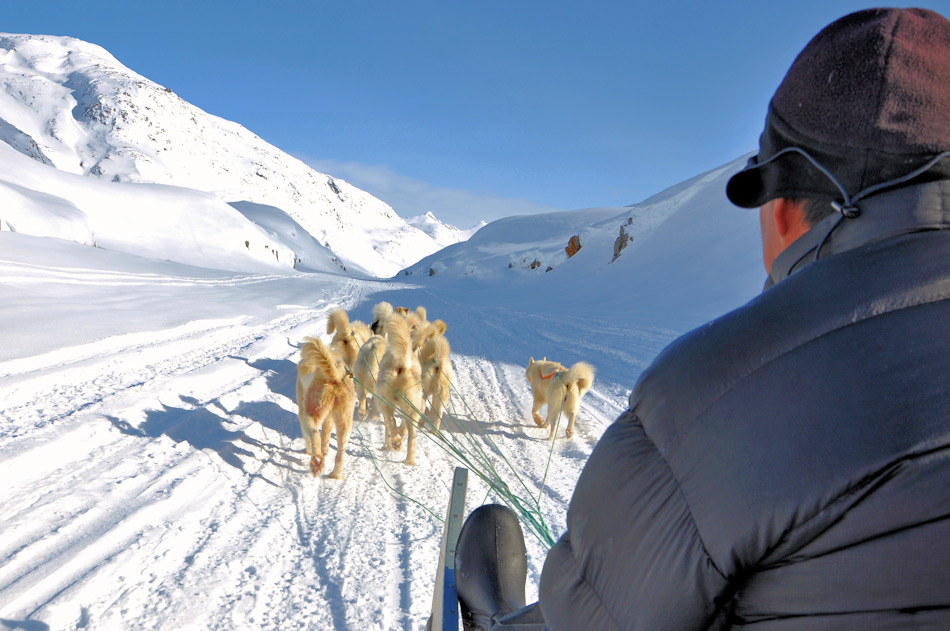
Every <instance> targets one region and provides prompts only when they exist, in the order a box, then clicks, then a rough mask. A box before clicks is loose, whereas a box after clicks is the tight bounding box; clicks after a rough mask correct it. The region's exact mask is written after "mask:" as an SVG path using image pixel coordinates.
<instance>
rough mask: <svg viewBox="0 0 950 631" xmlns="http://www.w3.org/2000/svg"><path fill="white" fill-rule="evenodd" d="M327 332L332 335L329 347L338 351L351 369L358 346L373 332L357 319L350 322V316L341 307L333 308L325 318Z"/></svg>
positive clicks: (358, 350)
mask: <svg viewBox="0 0 950 631" xmlns="http://www.w3.org/2000/svg"><path fill="white" fill-rule="evenodd" d="M327 334H328V335H332V336H333V339H332V340H331V341H330V348H331V349H333V350H335V351H336V352H338V353H340V355H341V356H342V357H343V363H345V364H346V368H347V369H348V370H353V366H354V365H355V364H356V357H357V355H359V352H360V347H361V346H362V345H363V343H364V342H365V341H366V340H368V339H369V338H370V336H372V335H373V332H372V331H370V328H369V326H368V325H367V324H365V323H363V322H360V321H359V320H353V321H352V322H350V316H348V315H347V314H346V311H344V310H343V309H334V310H333V311H331V312H330V316H329V317H328V318H327Z"/></svg>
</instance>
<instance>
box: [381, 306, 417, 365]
mask: <svg viewBox="0 0 950 631" xmlns="http://www.w3.org/2000/svg"><path fill="white" fill-rule="evenodd" d="M386 336H387V337H388V338H389V348H390V352H391V353H392V354H393V355H396V356H398V357H408V355H409V353H410V352H411V351H412V339H411V338H410V336H409V324H408V323H407V322H406V318H405V316H403V315H400V314H398V313H394V314H393V315H391V316H389V319H388V320H386Z"/></svg>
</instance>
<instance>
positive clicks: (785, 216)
mask: <svg viewBox="0 0 950 631" xmlns="http://www.w3.org/2000/svg"><path fill="white" fill-rule="evenodd" d="M774 202H775V203H774V204H773V205H772V208H771V212H772V219H773V221H774V222H775V223H774V225H775V231H776V233H777V236H778V237H779V240H780V242H781V244H782V249H783V250H784V249H785V248H787V247H788V246H790V245H791V244H792V243H794V242H795V241H797V240H798V238H799V237H800V236H802V235H803V234H805V233H806V232H808V230H809V229H810V228H811V226H809V225H808V222H807V221H805V210H804V204H802V203H801V202H797V201H793V200H791V199H786V198H784V197H780V198H778V199H776V200H774Z"/></svg>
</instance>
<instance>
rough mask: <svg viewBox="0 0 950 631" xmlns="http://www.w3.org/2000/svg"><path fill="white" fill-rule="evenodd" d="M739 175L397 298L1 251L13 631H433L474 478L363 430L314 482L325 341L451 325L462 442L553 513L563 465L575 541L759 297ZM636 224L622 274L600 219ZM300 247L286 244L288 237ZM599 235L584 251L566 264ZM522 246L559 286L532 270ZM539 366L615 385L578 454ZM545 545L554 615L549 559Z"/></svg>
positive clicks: (466, 259) (49, 252) (437, 455)
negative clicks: (714, 342) (544, 417)
mask: <svg viewBox="0 0 950 631" xmlns="http://www.w3.org/2000/svg"><path fill="white" fill-rule="evenodd" d="M736 164H737V165H738V164H739V163H736ZM733 166H735V165H733ZM725 177H726V170H717V171H715V172H712V173H710V174H707V175H705V176H702V177H700V178H697V179H696V180H695V181H692V182H690V183H687V184H684V185H683V186H681V187H679V188H678V189H676V190H671V191H668V192H666V193H664V194H661V195H659V196H657V197H655V198H653V199H652V200H647V202H644V204H640V205H636V206H634V207H630V208H626V209H614V210H613V211H577V212H575V213H559V214H557V215H549V216H540V217H535V218H532V219H531V220H530V226H531V232H530V233H529V234H535V235H536V237H535V240H534V241H533V242H532V241H530V239H529V234H524V233H522V234H516V232H517V231H516V230H514V229H511V230H505V231H504V233H505V234H506V235H507V238H506V239H505V240H498V241H494V242H492V241H489V240H488V239H487V238H486V237H484V236H483V233H486V231H488V232H487V234H492V229H493V226H497V224H498V223H502V225H506V224H505V222H507V225H509V226H510V227H514V226H520V225H523V224H522V222H523V221H525V219H523V218H515V219H512V220H503V221H502V222H496V223H495V224H491V225H489V226H487V227H486V228H483V229H482V231H480V232H479V233H478V234H477V235H476V236H475V237H474V238H473V239H472V243H471V244H470V245H469V246H468V249H467V250H466V249H465V248H463V247H461V246H453V248H454V250H453V252H454V254H452V259H451V261H452V263H451V265H452V266H457V267H458V269H459V270H462V271H466V270H467V271H471V272H472V273H470V274H463V273H451V271H450V270H449V267H450V265H449V263H445V265H446V269H445V270H443V272H444V273H440V274H436V275H435V276H433V277H429V276H425V275H411V276H398V277H396V278H395V279H393V280H392V281H372V280H359V279H355V278H352V277H349V276H348V275H345V274H343V273H342V272H338V273H328V272H315V273H307V274H304V273H299V272H288V271H287V270H286V268H283V269H280V270H278V269H277V268H274V267H273V266H269V265H268V266H264V265H262V266H261V267H259V268H258V269H257V270H256V271H250V272H244V273H237V272H225V271H220V270H213V269H208V268H206V267H200V266H187V265H182V264H180V263H172V262H169V261H161V260H157V259H155V258H145V257H140V256H133V255H131V254H128V253H125V252H119V251H115V250H108V249H101V248H94V247H90V246H83V245H80V244H78V243H75V242H71V241H65V240H59V239H52V238H38V237H33V236H29V235H25V234H16V233H11V232H9V231H6V230H4V231H0V291H2V295H3V299H2V300H0V327H2V330H3V332H4V344H3V345H2V346H0V479H2V480H3V486H2V487H0V489H2V490H0V504H2V506H3V507H4V510H3V511H2V512H0V532H2V533H3V537H2V538H0V558H3V559H4V562H3V564H2V565H0V626H3V627H5V628H23V629H37V630H38V629H64V628H83V629H132V628H134V629H212V630H222V631H224V630H227V631H233V630H240V629H248V630H250V629H254V630H258V629H287V628H295V629H296V628H300V629H330V628H335V629H340V630H342V629H347V630H353V631H356V630H366V629H380V630H383V629H386V630H389V629H405V630H406V631H409V630H413V631H415V630H418V629H421V628H423V625H424V623H425V620H426V618H427V616H428V611H429V609H430V607H431V599H432V588H433V580H434V576H435V571H436V565H437V555H438V540H439V537H440V535H441V531H442V525H441V523H440V522H439V520H438V519H437V518H436V517H435V516H433V515H432V514H430V513H429V512H427V511H426V510H425V509H424V508H423V507H426V508H429V509H431V511H433V512H434V513H435V514H436V515H438V516H440V517H441V516H442V514H443V512H444V510H445V506H446V503H447V501H448V497H449V484H450V481H451V478H452V471H453V467H454V466H456V464H457V462H456V461H455V460H454V459H453V458H452V457H451V456H449V455H448V454H447V453H446V452H445V451H444V450H442V449H440V448H439V445H438V444H437V443H436V442H435V441H433V440H432V439H431V436H429V435H428V434H423V435H422V436H420V439H419V453H418V454H417V459H418V462H419V464H418V466H415V467H408V466H406V465H405V464H403V463H402V460H403V459H404V457H405V455H404V452H402V453H399V454H396V453H390V452H385V451H382V450H381V449H380V447H381V445H382V442H383V427H382V424H381V422H380V421H378V420H369V421H365V422H360V421H357V422H356V425H355V427H356V430H354V433H353V436H352V438H351V440H350V443H349V444H348V445H347V447H346V453H347V460H346V464H345V473H346V479H345V480H343V481H337V480H329V479H327V478H325V477H320V478H317V479H313V478H312V477H311V476H310V474H309V472H308V459H307V456H306V455H305V454H304V453H303V451H302V449H303V442H302V439H301V436H300V428H299V424H298V421H297V418H296V405H295V401H294V396H295V395H294V388H295V385H294V384H295V370H296V361H297V358H298V353H297V345H298V342H299V340H300V339H301V338H302V337H303V336H304V335H320V334H322V333H323V332H324V331H325V326H326V317H327V314H328V311H329V310H330V309H331V308H333V307H337V306H342V307H344V308H346V309H348V310H350V313H351V315H352V316H353V317H354V318H359V319H363V320H369V319H370V313H371V309H372V306H373V304H375V303H376V302H378V301H380V300H387V301H389V302H391V303H393V304H397V305H406V306H410V307H414V306H416V305H424V306H426V307H427V308H428V312H429V316H430V318H431V319H434V318H441V319H443V320H444V321H445V322H446V323H447V324H448V330H447V333H446V334H447V337H448V338H449V340H450V342H451V343H452V350H453V363H454V365H455V368H456V375H457V383H456V385H457V393H455V394H454V395H453V398H452V401H451V405H450V412H449V413H448V414H447V418H446V426H447V427H448V429H449V431H450V432H452V433H453V435H455V436H458V437H464V436H465V435H470V436H471V437H472V438H474V439H475V440H476V441H478V442H479V444H482V445H486V447H485V449H486V450H487V451H488V453H490V454H492V458H493V460H494V461H495V462H496V463H499V464H498V466H499V471H500V472H501V473H502V475H503V476H504V477H505V479H506V480H507V481H508V482H509V483H511V482H514V481H515V479H514V475H515V474H514V473H513V472H512V470H510V469H508V468H506V467H505V466H503V465H502V464H501V456H502V455H504V457H505V459H507V461H508V462H510V463H511V466H512V467H513V469H514V471H516V472H517V474H518V476H520V478H521V479H522V480H523V481H524V484H525V486H526V487H527V489H529V490H530V492H531V493H532V494H533V493H537V492H538V489H539V488H540V485H541V481H542V480H543V479H544V476H545V471H546V467H547V466H548V459H549V458H550V470H549V473H547V483H546V485H545V486H544V489H543V492H542V493H541V510H542V514H543V516H544V519H545V520H546V522H547V524H548V526H549V527H550V529H551V531H552V533H553V534H554V535H555V536H557V535H559V534H560V533H561V532H563V530H564V524H565V521H564V519H565V510H566V507H567V504H568V502H569V500H570V497H571V492H572V489H573V486H574V483H575V481H576V479H577V476H578V474H579V473H580V470H581V468H582V467H583V465H584V463H585V461H586V459H587V457H588V455H589V454H590V452H591V449H592V448H593V446H594V444H595V443H596V442H597V440H598V439H599V437H600V436H601V434H602V433H603V431H604V429H605V428H606V427H607V426H608V425H609V424H610V423H611V422H612V421H613V420H614V419H615V418H616V417H617V416H618V415H619V413H620V412H621V411H622V410H623V408H624V407H625V405H626V399H627V396H628V394H629V392H630V389H631V387H632V386H633V384H634V383H635V381H636V378H637V376H638V375H639V373H640V372H641V371H642V370H643V368H644V367H645V366H647V365H648V364H649V362H650V361H651V359H652V358H653V357H654V356H655V355H656V354H657V353H658V352H659V351H660V349H661V348H662V347H663V346H665V345H666V344H667V343H668V342H669V341H671V340H672V339H673V338H674V337H675V336H677V335H678V334H680V333H682V332H684V331H685V330H686V329H688V328H690V327H693V326H696V325H698V324H700V323H702V322H703V321H705V320H707V319H709V318H711V317H714V316H716V315H719V314H720V313H722V312H723V311H725V310H727V309H729V308H732V307H734V306H738V305H739V304H741V303H743V302H744V301H746V300H747V299H749V298H751V297H752V296H753V295H755V294H756V293H757V291H758V288H759V286H760V283H761V280H762V279H763V273H762V272H761V269H760V268H761V263H760V254H759V248H758V237H757V234H756V231H757V217H756V215H755V214H754V213H749V212H746V211H741V210H737V209H735V208H732V207H730V206H729V205H728V203H727V202H726V201H725V197H724V195H723V193H722V190H723V188H722V187H723V184H724V180H725ZM157 194H159V195H162V194H164V193H162V192H158V193H157ZM34 201H35V202H36V203H37V204H39V203H41V202H42V200H34ZM663 209H665V210H663ZM238 210H240V211H241V212H243V213H252V214H253V213H260V214H263V215H265V216H270V215H269V211H268V209H267V208H266V207H263V208H262V207H253V206H250V207H243V208H241V207H239V208H238ZM611 213H613V214H611ZM628 214H629V215H630V216H632V217H633V218H634V223H633V224H632V226H631V227H633V228H636V229H638V230H640V231H639V232H636V238H635V241H634V242H633V243H631V244H630V246H629V247H628V248H627V249H626V250H624V251H623V253H622V254H621V256H620V257H619V258H618V259H617V260H616V261H615V262H614V263H612V264H608V263H607V261H609V259H610V258H611V254H612V251H611V252H604V251H603V248H602V247H601V246H600V245H596V244H597V243H601V242H604V243H605V240H604V239H602V238H600V237H597V236H596V235H597V233H598V231H599V230H600V228H598V227H597V226H598V224H597V222H595V223H594V224H593V227H591V226H589V225H588V224H587V222H589V221H591V220H592V219H596V220H597V221H599V222H602V223H603V226H604V227H603V231H604V232H605V235H606V232H608V230H607V228H608V227H609V228H610V230H609V232H613V231H615V230H617V225H619V221H618V220H619V218H620V215H623V216H624V217H626V216H627V215H628ZM650 217H652V219H650ZM585 226H586V228H585ZM647 226H649V229H647ZM293 229H294V228H293V226H290V225H285V224H280V223H279V222H272V223H271V225H270V230H271V231H272V232H273V233H274V234H276V235H277V237H279V238H280V240H284V239H287V238H289V237H288V236H287V235H286V234H284V233H283V232H282V231H285V230H293ZM585 229H586V230H587V232H584V230H585ZM519 230H520V228H519ZM578 230H580V231H581V232H582V233H583V235H589V237H585V236H583V235H582V241H583V248H582V249H581V250H580V252H578V253H577V254H576V255H575V256H574V257H572V258H570V259H566V257H565V260H560V261H553V259H552V258H551V256H553V253H554V252H555V251H556V248H555V246H554V245H553V244H555V243H557V244H558V245H557V247H558V248H559V247H563V246H562V245H561V244H563V243H566V241H567V239H568V238H569V237H570V236H571V235H572V234H574V233H576V232H577V231H578ZM277 237H275V238H277ZM496 238H497V237H496ZM516 241H517V242H518V244H519V245H518V246H517V247H514V246H513V245H512V243H514V242H516ZM602 245H603V244H602ZM634 246H635V247H634ZM605 247H606V246H605ZM450 249H451V248H450ZM515 250H518V252H521V251H524V252H528V251H531V252H537V253H538V254H539V255H540V256H542V257H546V258H545V260H546V262H557V265H556V266H555V267H554V269H553V270H552V271H551V272H547V273H545V272H544V271H543V269H534V270H523V269H520V268H508V267H507V264H506V263H504V262H505V261H507V260H508V258H507V257H510V256H511V255H512V253H513V252H514V251H515ZM465 252H467V254H463V253H465ZM492 253H494V254H492ZM446 256H448V254H446ZM519 257H520V254H519ZM442 260H443V261H448V260H449V259H448V258H443V259H442ZM519 260H520V258H519ZM324 339H327V338H326V336H324ZM530 356H534V357H536V358H538V357H542V356H547V357H548V358H552V359H557V360H559V361H561V362H562V363H566V364H570V363H573V362H575V361H578V360H580V359H586V360H588V361H590V362H591V363H592V364H593V365H594V366H595V367H596V369H597V371H598V372H597V378H596V381H595V385H594V388H593V390H592V391H591V392H590V393H589V394H588V395H587V397H586V398H585V399H584V402H583V404H582V406H581V411H580V414H579V417H578V421H577V433H576V434H575V436H574V438H573V439H571V440H565V439H564V438H563V437H562V438H559V439H558V440H557V441H556V442H555V443H554V444H553V451H552V444H551V443H549V442H548V441H547V440H545V438H546V435H547V433H548V430H546V429H539V428H537V427H535V426H534V424H533V423H532V422H531V420H530V418H529V414H530V405H531V404H530V400H531V397H530V393H529V390H528V384H527V382H526V381H525V378H524V365H525V364H526V363H527V360H528V357H530ZM488 440H490V441H491V444H492V445H494V447H490V446H488V444H489V443H488V442H487V441H488ZM336 446H337V445H336V441H335V439H334V440H332V441H331V451H333V452H334V453H335V450H336ZM391 489H392V490H391ZM467 497H468V509H469V510H470V509H471V508H473V507H474V506H476V505H479V504H481V503H483V502H490V501H497V498H495V497H494V496H493V495H492V494H490V493H488V491H487V488H486V486H485V484H484V483H483V482H481V481H480V480H479V479H477V478H476V477H475V476H471V477H470V479H469V490H468V496H467ZM410 498H411V499H410ZM527 542H528V554H529V572H528V590H527V591H528V597H529V598H534V597H535V596H536V594H537V582H538V577H539V573H540V571H541V567H542V564H543V561H544V546H543V545H542V544H541V543H540V541H539V540H538V539H536V538H534V537H532V536H530V535H529V536H528V541H527Z"/></svg>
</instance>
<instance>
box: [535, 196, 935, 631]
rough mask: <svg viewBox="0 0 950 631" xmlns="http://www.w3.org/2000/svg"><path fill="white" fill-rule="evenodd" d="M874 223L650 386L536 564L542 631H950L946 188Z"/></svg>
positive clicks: (684, 352)
mask: <svg viewBox="0 0 950 631" xmlns="http://www.w3.org/2000/svg"><path fill="white" fill-rule="evenodd" d="M862 211H863V212H862V215H861V217H858V218H857V219H846V220H844V223H842V224H841V225H840V226H839V227H838V228H837V229H836V230H835V231H834V232H833V233H831V234H832V236H831V239H830V240H829V241H828V242H827V243H826V244H825V245H823V246H822V251H821V256H820V257H819V259H818V260H817V261H816V262H814V263H810V262H809V261H810V259H809V256H810V257H811V258H814V254H815V246H816V245H817V243H818V242H819V241H820V240H821V237H823V236H824V235H825V234H826V233H827V232H828V226H829V225H830V223H829V222H833V221H835V220H834V219H829V220H828V221H826V222H823V223H822V224H819V225H818V226H816V228H814V229H813V230H812V231H811V232H810V233H809V235H806V237H807V238H806V237H803V238H802V239H801V240H800V242H796V244H794V245H795V247H794V248H790V250H789V251H786V253H783V255H782V257H784V258H783V259H782V260H777V261H776V266H773V272H775V271H776V269H778V270H779V272H778V274H777V275H778V276H779V278H777V280H779V281H780V282H778V283H777V284H775V285H774V286H773V287H771V288H770V289H768V290H767V291H765V292H764V293H763V294H762V295H760V296H758V297H757V298H756V299H754V300H753V301H751V302H750V303H748V304H747V305H745V306H744V307H742V308H740V309H738V310H736V311H734V312H732V313H729V314H727V315H725V316H723V317H722V318H720V319H718V320H716V321H714V322H712V323H710V324H708V325H706V326H703V327H701V328H699V329H697V330H695V331H693V332H691V333H689V334H687V335H685V336H683V337H682V338H680V339H678V340H677V341H675V342H674V343H673V344H672V345H671V346H669V347H668V348H667V349H666V350H665V351H664V352H663V353H662V354H661V355H660V356H659V357H658V358H657V359H656V361H655V362H654V363H653V365H652V366H651V367H650V368H649V369H648V370H646V371H645V372H644V373H643V375H642V376H641V378H640V380H639V381H638V383H637V385H636V388H635V390H634V392H633V394H632V395H631V397H630V409H629V410H628V411H627V412H626V413H625V414H623V415H622V416H621V417H620V418H619V419H618V421H617V422H616V423H615V424H614V425H612V426H611V427H610V428H608V430H607V431H606V432H605V434H604V436H603V438H602V439H601V440H600V442H599V443H598V445H597V446H596V447H595V449H594V451H593V453H592V454H591V456H590V459H589V461H588V463H587V465H586V466H585V468H584V471H583V473H582V474H581V476H580V479H579V481H578V484H577V487H576V490H575V492H574V496H573V498H572V500H571V505H570V509H569V511H568V518H567V526H568V532H567V533H566V534H565V535H564V536H563V537H562V538H561V539H560V541H559V542H558V543H557V544H556V546H555V547H554V548H553V549H552V550H551V552H550V553H549V555H548V558H547V560H546V562H545V565H544V569H543V572H542V575H541V585H540V607H541V610H542V611H543V614H544V618H545V620H546V622H547V625H548V627H549V629H551V630H552V631H562V630H568V629H585V630H591V629H603V630H613V629H618V630H619V629H624V630H643V631H664V630H676V631H688V630H692V629H749V630H752V629H754V630H761V631H792V630H795V631H817V630H822V631H824V630H830V629H857V630H860V631H872V630H883V629H887V630H900V629H915V630H923V629H933V630H937V629H941V630H947V629H950V229H948V228H950V182H948V181H942V182H931V183H929V184H923V185H916V186H909V187H905V188H902V189H899V190H897V191H892V192H890V193H885V194H882V195H878V196H875V197H874V198H871V199H868V200H866V202H863V203H862ZM813 233H814V234H813ZM782 257H780V258H782ZM799 259H800V260H799ZM783 265H784V268H783ZM783 270H784V271H783ZM787 272H793V273H791V274H790V275H788V276H787V277H784V276H785V273H787Z"/></svg>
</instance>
